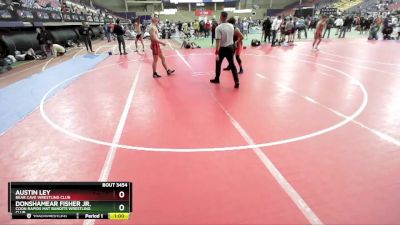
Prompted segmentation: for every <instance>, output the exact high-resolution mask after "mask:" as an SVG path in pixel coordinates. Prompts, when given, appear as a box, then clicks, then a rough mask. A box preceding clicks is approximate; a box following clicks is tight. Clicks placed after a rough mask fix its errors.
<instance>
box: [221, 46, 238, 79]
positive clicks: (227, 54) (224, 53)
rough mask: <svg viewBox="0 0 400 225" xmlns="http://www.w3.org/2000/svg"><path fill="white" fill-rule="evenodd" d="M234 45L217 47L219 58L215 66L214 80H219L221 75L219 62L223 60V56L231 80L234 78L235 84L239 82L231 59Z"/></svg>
mask: <svg viewBox="0 0 400 225" xmlns="http://www.w3.org/2000/svg"><path fill="white" fill-rule="evenodd" d="M233 54H234V47H233V45H232V46H229V47H220V48H219V55H218V56H219V60H218V61H217V65H216V67H215V80H217V81H219V77H220V75H221V64H222V61H224V58H226V59H227V60H228V63H229V68H230V69H231V71H232V75H233V80H235V84H239V77H238V72H237V69H236V66H235V63H234V61H233Z"/></svg>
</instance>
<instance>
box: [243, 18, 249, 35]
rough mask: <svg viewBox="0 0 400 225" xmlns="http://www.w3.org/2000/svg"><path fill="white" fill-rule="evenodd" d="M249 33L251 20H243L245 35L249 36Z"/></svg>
mask: <svg viewBox="0 0 400 225" xmlns="http://www.w3.org/2000/svg"><path fill="white" fill-rule="evenodd" d="M248 34H249V22H247V20H244V21H243V36H245V37H246V39H247V37H248Z"/></svg>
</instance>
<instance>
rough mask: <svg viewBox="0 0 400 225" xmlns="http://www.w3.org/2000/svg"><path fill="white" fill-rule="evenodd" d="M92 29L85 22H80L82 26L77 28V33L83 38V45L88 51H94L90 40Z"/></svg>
mask: <svg viewBox="0 0 400 225" xmlns="http://www.w3.org/2000/svg"><path fill="white" fill-rule="evenodd" d="M92 33H93V30H92V28H90V26H89V24H87V23H86V22H82V26H81V28H80V29H79V34H80V35H82V38H83V42H85V46H86V50H87V51H88V52H89V49H90V52H94V51H93V49H92V40H91V36H92Z"/></svg>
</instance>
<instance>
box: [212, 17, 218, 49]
mask: <svg viewBox="0 0 400 225" xmlns="http://www.w3.org/2000/svg"><path fill="white" fill-rule="evenodd" d="M217 26H218V23H217V21H216V20H215V19H212V22H211V45H214V40H215V28H217Z"/></svg>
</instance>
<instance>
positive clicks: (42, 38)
mask: <svg viewBox="0 0 400 225" xmlns="http://www.w3.org/2000/svg"><path fill="white" fill-rule="evenodd" d="M37 32H38V34H37V36H36V39H37V40H38V42H39V45H40V49H42V51H43V52H44V54H45V55H46V56H48V54H47V52H48V51H47V47H46V44H47V40H48V35H47V31H46V30H45V28H44V27H41V28H39V29H38V30H37Z"/></svg>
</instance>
